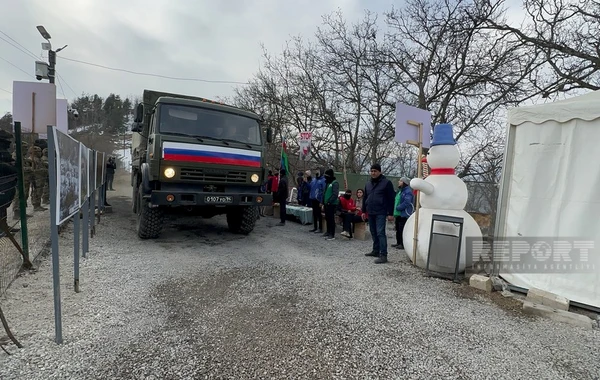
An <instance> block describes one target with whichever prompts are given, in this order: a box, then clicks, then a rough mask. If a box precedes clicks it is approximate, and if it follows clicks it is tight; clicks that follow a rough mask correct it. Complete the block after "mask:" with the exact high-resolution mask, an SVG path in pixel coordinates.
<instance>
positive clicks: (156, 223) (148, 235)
mask: <svg viewBox="0 0 600 380" xmlns="http://www.w3.org/2000/svg"><path fill="white" fill-rule="evenodd" d="M141 191H142V190H141V188H140V190H139V191H138V195H137V198H138V199H137V201H138V206H137V209H138V210H137V216H138V217H137V234H138V236H139V237H140V238H141V239H156V238H157V237H158V236H159V235H160V232H161V230H162V225H163V220H164V214H163V211H162V210H161V209H160V208H150V207H149V204H148V202H146V201H145V200H144V199H143V198H142V194H141Z"/></svg>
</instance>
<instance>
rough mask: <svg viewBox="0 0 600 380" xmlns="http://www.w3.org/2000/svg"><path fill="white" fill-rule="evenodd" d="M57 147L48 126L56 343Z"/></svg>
mask: <svg viewBox="0 0 600 380" xmlns="http://www.w3.org/2000/svg"><path fill="white" fill-rule="evenodd" d="M55 147H56V145H55V144H54V127H52V126H50V125H49V126H48V174H49V180H50V184H49V185H48V186H49V189H48V190H49V191H50V241H51V247H52V284H53V288H54V330H55V338H54V340H55V341H56V343H58V344H61V343H62V342H63V337H62V311H61V305H60V270H59V267H58V266H59V257H58V223H57V217H56V215H57V214H58V212H59V211H60V210H58V207H57V203H58V202H57V199H58V198H57V197H58V194H57V191H56V190H57V187H58V186H57V179H58V175H57V171H58V170H60V162H56V161H57V160H56V157H57V154H56V149H55Z"/></svg>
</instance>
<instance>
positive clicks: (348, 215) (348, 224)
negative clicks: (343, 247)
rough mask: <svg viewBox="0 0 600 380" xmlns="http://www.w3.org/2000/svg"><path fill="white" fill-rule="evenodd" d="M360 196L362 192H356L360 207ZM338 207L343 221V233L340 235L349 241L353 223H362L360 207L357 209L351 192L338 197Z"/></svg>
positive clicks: (348, 191) (347, 191)
mask: <svg viewBox="0 0 600 380" xmlns="http://www.w3.org/2000/svg"><path fill="white" fill-rule="evenodd" d="M362 196H363V191H362V190H361V189H359V190H357V191H356V197H357V201H359V202H360V203H361V207H362ZM340 206H341V208H342V215H341V216H342V220H343V221H344V231H343V232H342V233H341V235H342V236H344V237H347V238H349V239H351V238H352V230H353V226H354V223H358V222H362V221H363V220H362V211H361V207H357V205H356V202H355V201H354V199H352V190H346V192H345V193H344V195H342V196H341V197H340Z"/></svg>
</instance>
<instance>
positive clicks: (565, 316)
mask: <svg viewBox="0 0 600 380" xmlns="http://www.w3.org/2000/svg"><path fill="white" fill-rule="evenodd" d="M523 312H524V313H527V314H530V315H535V316H538V317H543V318H548V319H551V320H553V321H556V322H561V323H568V324H570V325H573V326H578V327H582V328H584V329H588V330H591V329H592V326H593V324H592V319H591V318H589V317H586V316H585V315H581V314H576V313H571V312H569V311H564V310H557V309H553V308H551V307H549V306H544V305H539V304H535V303H532V302H530V301H525V302H523Z"/></svg>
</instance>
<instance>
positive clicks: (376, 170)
mask: <svg viewBox="0 0 600 380" xmlns="http://www.w3.org/2000/svg"><path fill="white" fill-rule="evenodd" d="M285 174H286V173H285V170H281V171H280V172H279V175H278V176H275V175H274V174H273V173H272V172H269V182H268V183H267V186H268V189H269V190H270V192H272V193H273V194H274V195H275V202H276V203H279V204H280V218H281V222H280V223H279V226H284V225H285V221H286V210H285V203H286V199H287V198H288V197H289V190H288V180H287V177H286V175H285ZM370 176H371V179H370V180H369V181H368V182H367V183H366V185H365V187H364V189H357V190H356V197H355V198H354V197H353V196H352V190H350V189H346V190H345V192H344V194H343V195H341V196H340V195H339V192H340V184H339V182H338V181H337V179H336V177H335V174H334V172H333V169H327V170H325V171H324V172H323V171H322V170H321V169H317V170H316V171H315V173H314V177H313V173H312V172H311V171H310V170H307V171H306V172H304V173H302V172H300V173H298V177H297V178H296V188H297V190H298V204H300V205H303V206H306V207H311V208H312V214H313V228H312V229H311V230H310V231H309V232H312V233H316V234H322V237H323V238H325V239H327V240H335V226H336V223H335V217H336V215H339V216H340V218H341V219H342V221H343V232H342V233H341V235H342V236H344V237H346V238H349V239H351V238H352V237H353V231H354V225H355V224H356V223H360V222H367V223H368V225H369V230H370V232H371V238H372V240H373V247H372V250H371V252H369V253H367V254H366V256H372V257H376V258H377V259H376V260H375V263H377V264H381V263H386V262H387V256H388V244H387V235H386V225H387V222H394V225H395V231H396V243H395V244H392V245H391V246H392V247H393V248H397V249H404V242H403V239H402V233H403V230H404V226H405V224H406V221H407V220H408V218H409V217H410V215H412V213H413V212H414V210H415V204H414V193H413V190H412V189H411V188H410V179H409V178H407V177H402V178H401V179H400V180H399V181H398V188H397V189H395V188H394V185H393V184H392V182H391V181H390V180H389V179H388V178H386V176H385V175H383V173H382V171H381V165H380V164H377V163H376V164H373V165H372V166H371V168H370ZM322 213H324V214H325V223H326V227H327V228H326V231H323V218H322V217H321V215H322Z"/></svg>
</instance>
